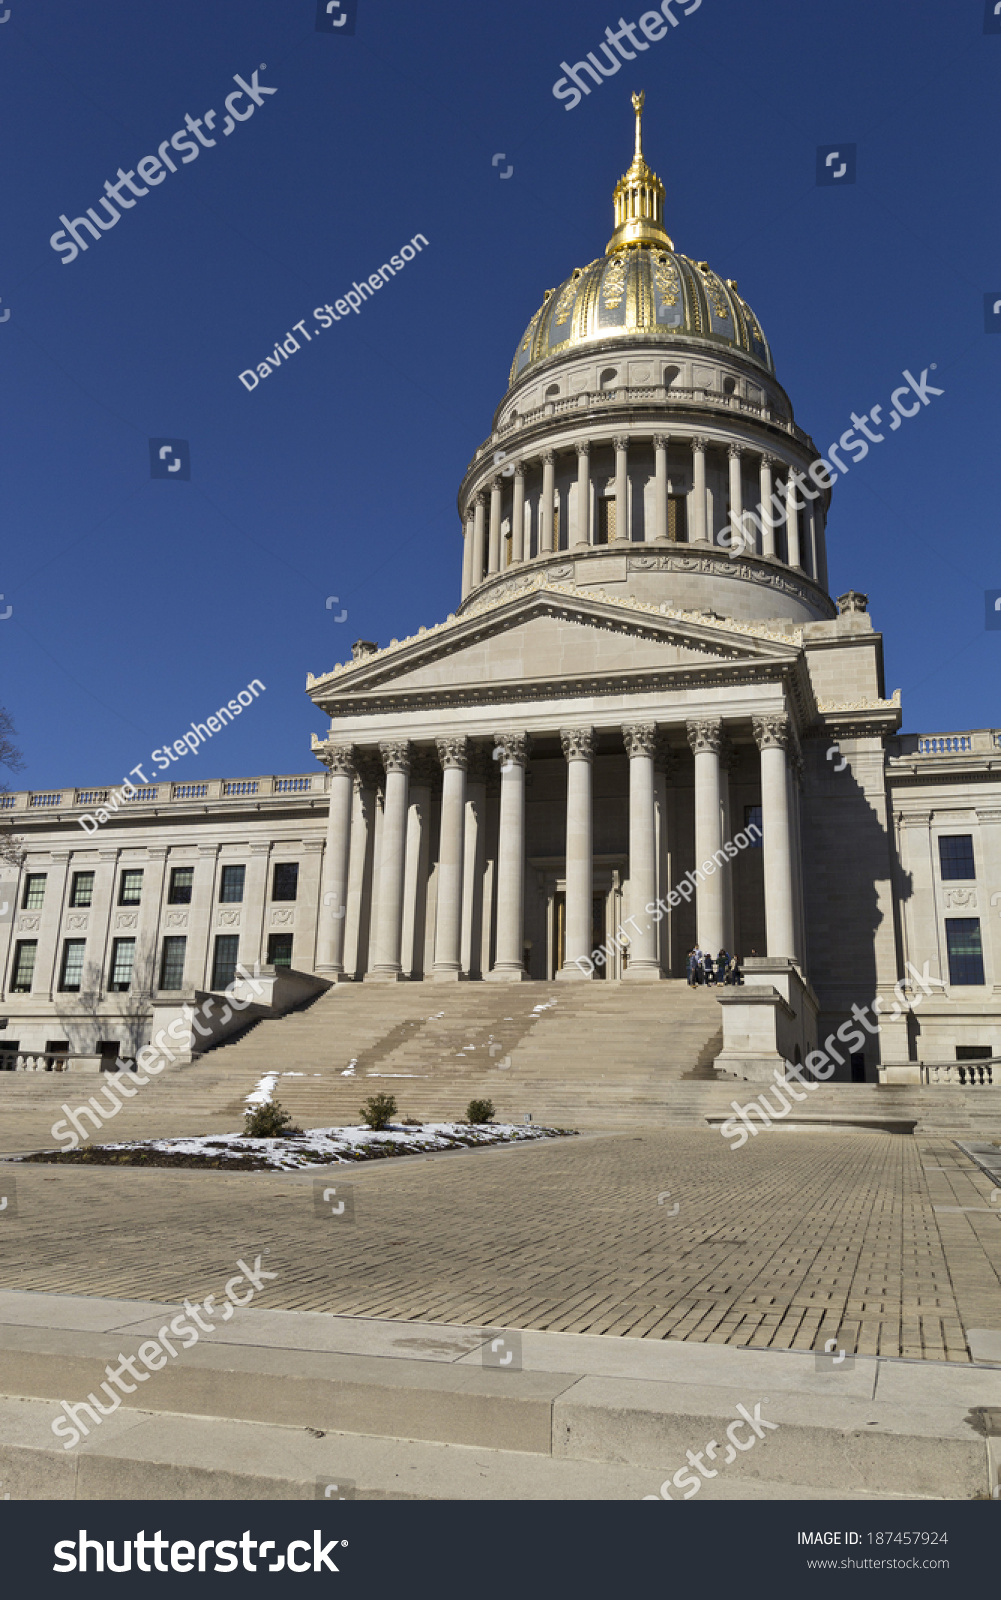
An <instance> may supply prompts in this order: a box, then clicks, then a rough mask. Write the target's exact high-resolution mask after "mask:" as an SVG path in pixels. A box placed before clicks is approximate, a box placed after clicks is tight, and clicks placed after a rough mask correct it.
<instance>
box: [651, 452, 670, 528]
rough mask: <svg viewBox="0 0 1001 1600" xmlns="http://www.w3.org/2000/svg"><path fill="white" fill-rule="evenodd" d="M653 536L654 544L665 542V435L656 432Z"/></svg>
mask: <svg viewBox="0 0 1001 1600" xmlns="http://www.w3.org/2000/svg"><path fill="white" fill-rule="evenodd" d="M653 460H654V471H653V537H654V542H655V543H656V544H666V543H667V435H666V434H663V433H658V434H655V435H654V441H653Z"/></svg>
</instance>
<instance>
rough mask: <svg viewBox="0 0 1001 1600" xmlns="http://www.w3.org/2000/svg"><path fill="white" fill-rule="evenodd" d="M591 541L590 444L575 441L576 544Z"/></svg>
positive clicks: (586, 543)
mask: <svg viewBox="0 0 1001 1600" xmlns="http://www.w3.org/2000/svg"><path fill="white" fill-rule="evenodd" d="M590 543H591V446H590V444H589V443H588V441H587V440H586V439H579V440H578V441H577V539H576V544H577V545H578V546H583V547H586V546H587V545H589V544H590Z"/></svg>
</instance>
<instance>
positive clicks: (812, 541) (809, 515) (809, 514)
mask: <svg viewBox="0 0 1001 1600" xmlns="http://www.w3.org/2000/svg"><path fill="white" fill-rule="evenodd" d="M804 523H805V527H804V530H803V542H804V548H805V549H806V552H807V563H806V564H807V566H808V568H809V573H810V577H811V578H812V579H813V580H814V582H815V583H816V581H817V578H818V575H819V573H820V565H819V562H818V560H817V502H816V500H808V501H807V502H806V513H805V516H804Z"/></svg>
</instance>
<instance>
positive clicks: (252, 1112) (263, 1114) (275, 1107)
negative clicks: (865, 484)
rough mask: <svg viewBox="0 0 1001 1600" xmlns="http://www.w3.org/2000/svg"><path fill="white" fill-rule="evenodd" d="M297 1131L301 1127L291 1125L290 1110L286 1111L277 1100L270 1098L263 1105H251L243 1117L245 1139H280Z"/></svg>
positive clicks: (299, 1130)
mask: <svg viewBox="0 0 1001 1600" xmlns="http://www.w3.org/2000/svg"><path fill="white" fill-rule="evenodd" d="M299 1132H301V1129H299V1128H293V1126H292V1114H291V1112H289V1111H286V1110H285V1107H284V1106H283V1105H282V1104H281V1102H280V1101H279V1100H272V1101H270V1102H269V1103H268V1104H266V1105H263V1106H251V1107H250V1109H249V1110H248V1111H247V1113H246V1116H245V1118H244V1123H243V1137H244V1138H245V1139H281V1138H284V1137H285V1135H286V1134H290V1133H299Z"/></svg>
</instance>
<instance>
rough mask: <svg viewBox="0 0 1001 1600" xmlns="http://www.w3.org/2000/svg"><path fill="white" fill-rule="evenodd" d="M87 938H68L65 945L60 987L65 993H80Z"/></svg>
mask: <svg viewBox="0 0 1001 1600" xmlns="http://www.w3.org/2000/svg"><path fill="white" fill-rule="evenodd" d="M86 944H87V941H86V939H67V940H66V942H65V943H64V945H63V964H62V969H61V971H60V974H59V987H60V989H61V990H62V991H63V993H64V994H79V993H80V985H81V983H82V981H83V952H84V949H85V948H86Z"/></svg>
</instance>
